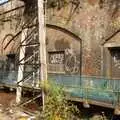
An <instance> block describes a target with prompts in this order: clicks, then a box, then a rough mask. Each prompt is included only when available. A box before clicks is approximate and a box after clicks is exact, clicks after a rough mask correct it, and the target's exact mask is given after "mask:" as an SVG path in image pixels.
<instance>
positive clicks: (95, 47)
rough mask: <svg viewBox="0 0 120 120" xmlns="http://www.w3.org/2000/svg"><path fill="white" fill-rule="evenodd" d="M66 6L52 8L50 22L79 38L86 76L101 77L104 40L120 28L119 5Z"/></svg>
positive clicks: (101, 0)
mask: <svg viewBox="0 0 120 120" xmlns="http://www.w3.org/2000/svg"><path fill="white" fill-rule="evenodd" d="M51 1H52V2H53V0H51ZM66 1H67V0H66ZM56 2H57V0H56ZM61 3H62V2H61ZM49 4H50V3H49ZM52 4H53V3H52ZM63 4H64V5H63V7H62V6H60V5H61V4H60V3H59V2H58V3H57V4H54V6H52V5H51V7H50V6H49V9H48V10H47V22H48V23H49V24H54V25H57V26H60V27H62V28H66V29H68V30H69V31H72V32H73V33H74V34H76V35H78V36H79V37H80V38H81V39H82V40H83V42H82V43H83V44H82V47H83V55H82V60H83V62H82V63H83V64H82V69H83V74H87V75H100V72H101V71H100V70H101V48H100V46H101V43H102V41H104V39H105V38H107V37H108V36H110V35H111V34H112V33H114V31H116V30H117V29H119V28H120V25H116V23H117V24H118V22H119V18H120V13H119V12H120V10H119V5H120V1H118V0H81V1H79V0H73V1H72V2H68V3H65V2H63Z"/></svg>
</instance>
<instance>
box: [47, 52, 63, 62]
mask: <svg viewBox="0 0 120 120" xmlns="http://www.w3.org/2000/svg"><path fill="white" fill-rule="evenodd" d="M49 63H50V64H63V63H64V52H52V53H49Z"/></svg>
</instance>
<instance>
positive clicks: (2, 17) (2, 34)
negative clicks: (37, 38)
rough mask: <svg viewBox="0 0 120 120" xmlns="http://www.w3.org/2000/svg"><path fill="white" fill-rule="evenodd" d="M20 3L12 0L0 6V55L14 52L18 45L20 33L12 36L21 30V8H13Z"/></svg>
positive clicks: (20, 4)
mask: <svg viewBox="0 0 120 120" xmlns="http://www.w3.org/2000/svg"><path fill="white" fill-rule="evenodd" d="M22 5H23V3H22V2H20V1H16V0H14V1H11V2H8V3H6V4H3V5H1V6H0V56H3V55H7V54H10V53H11V54H13V53H15V52H16V50H17V48H18V46H19V41H20V35H18V36H17V37H15V38H14V36H15V35H16V34H17V33H18V32H19V31H20V30H21V25H20V24H21V19H22V13H23V9H22V8H20V9H19V10H18V9H16V10H14V9H15V8H18V7H20V6H22ZM13 38H14V39H13ZM12 39H13V40H12Z"/></svg>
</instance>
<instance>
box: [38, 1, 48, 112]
mask: <svg viewBox="0 0 120 120" xmlns="http://www.w3.org/2000/svg"><path fill="white" fill-rule="evenodd" d="M38 23H39V43H40V47H39V51H40V63H41V66H40V79H41V81H42V82H43V84H44V81H45V80H47V63H46V26H45V14H44V0H38ZM42 100H43V110H44V104H45V94H44V91H42Z"/></svg>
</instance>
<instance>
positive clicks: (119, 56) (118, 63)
mask: <svg viewBox="0 0 120 120" xmlns="http://www.w3.org/2000/svg"><path fill="white" fill-rule="evenodd" d="M113 61H114V66H115V67H117V68H118V69H120V53H115V54H114V57H113Z"/></svg>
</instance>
